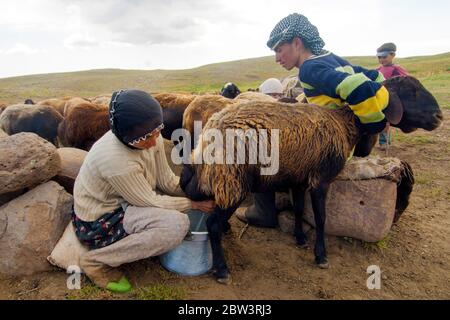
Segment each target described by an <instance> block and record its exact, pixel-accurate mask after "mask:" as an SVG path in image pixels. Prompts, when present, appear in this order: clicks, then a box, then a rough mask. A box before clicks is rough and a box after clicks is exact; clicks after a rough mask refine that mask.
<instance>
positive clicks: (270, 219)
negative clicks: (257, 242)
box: [236, 13, 389, 227]
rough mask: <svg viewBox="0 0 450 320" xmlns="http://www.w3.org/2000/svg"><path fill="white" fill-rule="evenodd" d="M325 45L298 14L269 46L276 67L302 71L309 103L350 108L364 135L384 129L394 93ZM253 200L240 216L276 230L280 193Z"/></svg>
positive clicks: (375, 76) (287, 20) (285, 23)
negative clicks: (385, 110) (385, 112)
mask: <svg viewBox="0 0 450 320" xmlns="http://www.w3.org/2000/svg"><path fill="white" fill-rule="evenodd" d="M324 45H325V43H324V42H323V40H322V38H321V37H320V36H319V32H318V30H317V28H316V27H315V26H314V25H312V24H311V23H310V22H309V20H308V19H307V18H306V17H305V16H303V15H301V14H297V13H294V14H291V15H289V16H287V17H285V18H283V19H282V20H281V21H280V22H279V23H278V24H277V25H276V26H275V27H274V29H273V30H272V32H271V34H270V38H269V40H268V42H267V46H268V47H269V48H270V49H272V50H274V51H275V57H276V62H277V63H279V64H280V65H281V66H282V67H284V68H285V69H287V70H292V69H293V68H294V67H296V68H298V69H299V70H300V71H299V80H300V83H301V86H302V87H303V89H304V94H305V96H306V99H307V101H308V102H309V103H312V104H317V105H319V106H323V107H328V108H337V107H341V106H343V105H348V106H349V107H350V109H351V110H352V111H353V113H354V114H355V115H356V117H357V122H358V125H359V126H360V128H361V129H362V131H363V132H367V133H370V134H376V133H379V132H381V131H383V129H384V128H385V127H386V124H387V122H386V118H385V116H384V114H383V110H384V109H385V108H386V107H387V105H388V102H389V93H388V91H387V90H386V88H384V87H383V86H382V85H381V84H380V83H381V82H382V81H383V80H384V77H383V75H382V74H381V73H380V72H378V71H376V70H367V69H364V68H362V67H359V66H353V65H351V64H350V63H349V62H347V61H346V60H344V59H342V58H340V57H338V56H336V55H335V54H333V53H331V52H328V51H325V50H323V47H324ZM254 198H255V205H254V206H250V207H249V208H248V209H247V211H244V212H243V211H239V212H237V214H236V216H237V217H238V218H239V219H240V220H242V221H246V222H248V223H249V224H252V225H256V226H263V227H274V226H276V224H277V219H276V209H275V205H274V199H275V194H274V193H267V194H255V196H254Z"/></svg>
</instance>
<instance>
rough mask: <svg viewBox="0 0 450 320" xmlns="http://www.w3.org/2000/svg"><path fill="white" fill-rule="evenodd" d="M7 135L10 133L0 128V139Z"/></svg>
mask: <svg viewBox="0 0 450 320" xmlns="http://www.w3.org/2000/svg"><path fill="white" fill-rule="evenodd" d="M6 137H8V134H7V133H6V132H5V131H3V130H2V129H0V139H1V138H6Z"/></svg>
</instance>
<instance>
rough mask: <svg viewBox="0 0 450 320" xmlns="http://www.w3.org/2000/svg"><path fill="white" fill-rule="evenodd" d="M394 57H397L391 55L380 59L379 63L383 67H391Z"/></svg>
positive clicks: (393, 54)
mask: <svg viewBox="0 0 450 320" xmlns="http://www.w3.org/2000/svg"><path fill="white" fill-rule="evenodd" d="M394 57H395V53H389V54H388V55H387V56H381V57H378V61H379V62H380V64H381V65H383V66H389V65H391V64H392V61H393V60H394Z"/></svg>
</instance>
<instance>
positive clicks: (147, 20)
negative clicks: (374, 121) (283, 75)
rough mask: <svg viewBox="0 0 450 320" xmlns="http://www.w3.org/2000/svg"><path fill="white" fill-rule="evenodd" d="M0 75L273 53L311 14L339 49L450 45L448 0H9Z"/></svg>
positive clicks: (363, 51)
mask: <svg viewBox="0 0 450 320" xmlns="http://www.w3.org/2000/svg"><path fill="white" fill-rule="evenodd" d="M0 8H1V18H0V39H1V42H0V78H3V77H9V76H16V75H26V74H36V73H51V72H63V71H76V70H87V69H99V68H122V69H185V68H192V67H196V66H201V65H205V64H209V63H214V62H223V61H230V60H236V59H243V58H253V57H260V56H267V55H271V54H273V53H272V52H271V51H270V50H269V49H268V48H267V47H266V45H265V44H266V41H267V39H268V36H269V34H270V31H271V30H272V28H273V27H274V26H275V24H276V23H277V22H278V21H279V20H280V19H282V18H283V17H285V16H287V15H288V14H290V13H293V12H298V13H302V14H304V15H306V16H307V17H308V18H309V19H310V21H311V22H312V23H313V24H315V25H316V26H317V27H318V29H319V32H320V34H321V36H322V38H323V39H324V40H325V42H326V46H325V48H326V49H328V50H330V51H333V52H334V53H336V54H338V55H344V56H350V55H372V54H374V53H375V51H376V48H377V47H378V46H379V45H381V44H382V43H383V42H391V41H392V42H395V43H396V44H397V46H398V54H397V55H398V56H400V57H407V56H415V55H428V54H436V53H443V52H448V51H450V28H449V24H450V23H449V22H448V18H449V12H450V1H448V0H427V1H425V0H395V1H392V0H371V1H359V0H358V1H356V0H355V1H354V0H341V1H330V0H313V1H301V0H258V1H252V0H250V1H243V0H209V1H208V0H186V1H181V0H152V1H149V0H102V1H100V0H70V1H69V0H20V1H17V0H1V2H0Z"/></svg>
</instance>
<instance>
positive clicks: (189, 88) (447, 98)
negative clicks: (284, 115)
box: [0, 53, 450, 108]
mask: <svg viewBox="0 0 450 320" xmlns="http://www.w3.org/2000/svg"><path fill="white" fill-rule="evenodd" d="M347 59H348V60H349V61H350V62H351V63H354V64H357V65H361V66H364V67H367V68H374V67H376V66H377V63H378V62H377V60H376V58H375V57H347ZM396 62H397V63H399V64H401V65H402V66H403V67H405V69H406V70H408V71H409V72H410V73H411V75H413V76H415V77H417V78H419V80H421V81H422V82H423V83H424V85H425V87H426V88H428V89H429V90H430V91H431V92H432V93H433V94H434V95H435V96H436V98H437V99H438V101H439V103H440V104H441V106H442V107H443V108H450V90H448V84H449V83H450V72H449V68H448V66H449V65H450V53H444V54H439V55H433V56H422V57H410V58H401V59H396ZM296 73H297V70H292V71H290V72H288V71H286V70H284V69H283V68H282V67H280V66H279V65H277V64H276V63H275V59H274V57H273V56H268V57H261V58H253V59H245V60H238V61H230V62H223V63H215V64H210V65H205V66H202V67H199V68H194V69H186V70H120V69H101V70H89V71H79V72H66V73H54V74H41V75H31V76H22V77H13V78H5V79H0V102H4V103H17V102H22V101H23V100H25V99H26V98H31V99H35V100H41V99H46V98H52V97H62V96H81V97H92V96H96V95H99V94H104V93H111V92H113V91H114V90H117V89H119V88H137V89H142V90H146V91H148V92H151V93H155V92H162V91H172V92H193V93H205V92H219V91H220V89H221V87H222V86H223V84H225V83H226V82H230V81H232V82H234V83H236V84H237V85H238V86H239V88H240V89H241V90H242V91H246V90H247V89H248V88H257V87H258V86H259V84H261V82H262V81H264V80H265V79H267V78H270V77H277V78H283V77H286V76H288V75H292V74H296Z"/></svg>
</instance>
